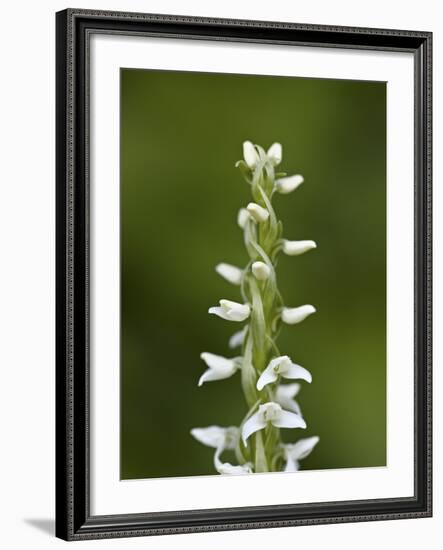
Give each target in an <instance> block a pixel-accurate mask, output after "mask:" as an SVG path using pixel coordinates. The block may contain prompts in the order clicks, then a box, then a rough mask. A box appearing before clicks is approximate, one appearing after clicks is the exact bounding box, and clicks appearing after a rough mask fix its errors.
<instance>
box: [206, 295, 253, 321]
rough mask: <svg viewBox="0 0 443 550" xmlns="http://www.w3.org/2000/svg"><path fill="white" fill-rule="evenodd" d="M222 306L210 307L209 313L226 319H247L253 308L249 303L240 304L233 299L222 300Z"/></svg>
mask: <svg viewBox="0 0 443 550" xmlns="http://www.w3.org/2000/svg"><path fill="white" fill-rule="evenodd" d="M219 304H220V306H216V307H210V308H209V310H208V313H212V314H214V315H217V316H218V317H221V318H222V319H225V320H226V321H237V322H242V321H245V320H246V319H247V318H248V317H249V315H250V313H251V308H250V307H249V305H248V304H239V303H238V302H232V301H231V300H220V301H219Z"/></svg>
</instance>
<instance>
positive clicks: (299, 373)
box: [282, 363, 312, 384]
mask: <svg viewBox="0 0 443 550" xmlns="http://www.w3.org/2000/svg"><path fill="white" fill-rule="evenodd" d="M282 376H283V377H284V378H289V379H290V380H298V379H301V380H306V382H308V383H309V384H310V383H311V382H312V375H311V373H310V372H309V371H308V370H307V369H305V368H304V367H301V366H300V365H296V364H295V363H291V366H290V367H289V369H288V370H287V371H286V372H285V373H284V374H283V373H282Z"/></svg>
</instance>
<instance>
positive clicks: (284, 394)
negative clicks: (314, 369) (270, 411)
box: [275, 382, 302, 416]
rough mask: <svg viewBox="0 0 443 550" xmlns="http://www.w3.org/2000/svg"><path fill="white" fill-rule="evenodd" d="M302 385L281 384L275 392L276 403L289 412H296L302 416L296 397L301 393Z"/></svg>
mask: <svg viewBox="0 0 443 550" xmlns="http://www.w3.org/2000/svg"><path fill="white" fill-rule="evenodd" d="M300 388H301V386H300V384H297V382H295V383H294V384H279V385H278V386H277V389H276V390H275V401H276V402H277V403H278V404H279V405H281V406H282V407H283V408H284V409H286V410H287V411H292V412H295V413H297V414H299V415H301V416H302V413H301V409H300V405H299V404H298V403H297V401H296V400H295V399H294V397H295V396H296V395H297V394H298V392H299V391H300Z"/></svg>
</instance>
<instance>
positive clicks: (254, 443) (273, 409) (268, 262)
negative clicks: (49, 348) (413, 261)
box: [191, 141, 319, 475]
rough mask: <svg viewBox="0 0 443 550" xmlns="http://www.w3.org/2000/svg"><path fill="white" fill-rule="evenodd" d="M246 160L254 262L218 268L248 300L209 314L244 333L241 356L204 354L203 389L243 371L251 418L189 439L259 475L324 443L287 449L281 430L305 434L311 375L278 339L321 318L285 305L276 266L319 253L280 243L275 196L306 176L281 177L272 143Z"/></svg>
mask: <svg viewBox="0 0 443 550" xmlns="http://www.w3.org/2000/svg"><path fill="white" fill-rule="evenodd" d="M243 157H244V160H240V161H238V162H237V163H236V166H237V167H238V168H239V169H240V170H241V172H242V174H243V176H244V178H245V180H246V181H247V182H248V184H249V185H250V186H251V192H252V199H253V201H252V202H250V203H249V204H248V205H247V206H246V208H242V209H241V210H240V211H239V213H238V217H237V222H238V225H239V226H240V228H241V229H242V230H243V232H244V243H245V248H246V250H247V252H248V255H249V262H248V264H247V265H246V267H245V268H244V269H240V268H239V267H235V266H233V265H230V264H227V263H220V264H218V265H217V266H216V268H215V269H216V272H217V273H218V274H219V275H220V276H221V277H223V278H224V279H225V280H226V281H228V282H229V283H231V284H233V285H237V286H238V287H239V288H240V293H241V296H242V302H243V303H238V302H235V301H231V300H220V302H219V305H218V306H215V307H211V308H209V313H210V314H213V315H217V316H218V317H221V318H222V319H225V320H227V321H233V322H237V323H242V322H245V321H247V323H246V324H245V325H244V327H243V328H242V329H241V330H240V331H238V332H236V333H235V334H233V335H232V337H231V338H230V340H229V347H230V348H231V349H235V348H238V347H241V350H242V352H241V355H240V356H237V357H232V358H226V357H222V356H220V355H215V354H213V353H209V352H204V353H202V354H201V359H202V360H203V361H204V362H205V363H206V366H207V367H208V368H207V370H206V371H205V372H204V373H203V374H202V375H201V377H200V379H199V381H198V385H199V386H202V385H203V384H205V383H206V382H210V381H215V380H223V379H225V378H230V377H231V376H234V375H235V374H236V373H237V371H239V372H240V379H241V385H242V389H243V394H244V396H245V400H246V403H247V406H248V412H247V414H246V416H245V417H244V418H243V420H242V422H241V423H240V426H239V427H236V426H229V427H220V426H209V427H206V428H194V429H192V430H191V434H192V435H193V436H194V438H195V439H197V441H199V442H200V443H202V444H204V445H207V446H209V447H212V448H214V449H215V453H214V467H215V469H216V471H217V472H219V473H220V474H231V475H236V474H246V473H253V472H257V473H258V472H275V471H285V472H293V471H297V470H298V469H299V460H300V459H303V458H304V457H306V456H307V455H308V454H309V453H310V452H311V451H312V449H313V448H314V447H315V445H316V444H317V443H318V441H319V438H318V437H317V436H314V437H308V438H304V439H299V440H298V441H297V442H296V443H283V441H282V439H281V434H280V430H281V429H282V428H289V429H299V428H301V429H304V428H306V422H305V420H304V418H303V415H302V413H301V410H300V406H299V405H298V403H297V401H296V400H295V399H294V398H295V396H296V395H297V394H298V392H299V391H300V388H301V386H300V384H299V383H297V382H294V383H285V382H284V380H303V381H305V382H308V383H311V381H312V376H311V374H310V373H309V371H308V370H306V369H305V368H304V367H302V366H300V365H298V364H296V363H294V362H293V361H292V359H291V358H290V357H288V356H287V355H282V354H281V353H280V351H279V349H278V347H277V344H276V339H277V336H278V333H279V331H280V327H281V324H282V323H286V324H289V325H293V324H296V323H300V322H302V321H303V320H304V319H306V317H308V316H309V315H311V314H312V313H315V311H316V310H315V308H314V307H313V306H312V305H300V306H298V307H291V308H289V307H286V306H285V305H284V303H283V299H282V296H281V294H280V292H279V290H278V288H277V279H276V265H277V258H278V255H279V254H280V253H281V252H283V253H284V254H287V255H289V256H297V255H299V254H303V253H305V252H308V251H309V250H312V249H314V248H316V247H317V245H316V243H315V242H314V241H311V240H299V241H288V240H286V239H283V238H282V230H283V226H282V222H281V221H279V220H278V219H277V216H276V213H275V211H274V208H273V207H272V198H273V195H274V194H275V193H280V194H283V195H285V194H288V193H291V192H292V191H294V190H295V189H297V187H298V186H299V185H300V184H301V183H303V177H302V176H300V175H294V176H287V175H286V174H285V173H282V172H276V167H277V166H278V165H279V164H280V162H281V160H282V146H281V145H280V144H279V143H274V144H273V145H271V147H270V148H269V149H268V151H267V152H266V151H265V150H264V149H263V148H262V147H260V146H259V145H254V144H252V143H251V142H250V141H245V142H244V143H243ZM224 451H233V452H234V453H235V457H236V460H237V462H238V464H237V465H233V464H231V463H229V462H222V460H221V455H222V453H223V452H224Z"/></svg>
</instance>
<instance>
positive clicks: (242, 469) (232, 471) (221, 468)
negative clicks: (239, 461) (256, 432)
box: [214, 450, 253, 476]
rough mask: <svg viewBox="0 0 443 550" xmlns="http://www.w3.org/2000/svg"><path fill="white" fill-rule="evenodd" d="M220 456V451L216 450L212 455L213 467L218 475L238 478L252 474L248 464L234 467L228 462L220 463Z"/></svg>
mask: <svg viewBox="0 0 443 550" xmlns="http://www.w3.org/2000/svg"><path fill="white" fill-rule="evenodd" d="M220 454H221V451H219V450H217V451H216V452H215V455H214V467H215V469H216V470H217V472H218V473H219V474H224V475H231V476H238V475H243V474H252V473H253V472H252V468H251V463H250V462H248V463H246V464H243V465H241V466H234V465H233V464H231V463H230V462H222V461H221V460H220Z"/></svg>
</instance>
